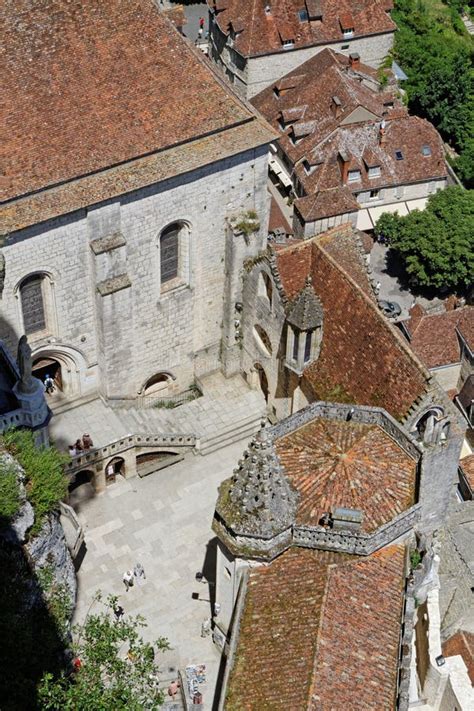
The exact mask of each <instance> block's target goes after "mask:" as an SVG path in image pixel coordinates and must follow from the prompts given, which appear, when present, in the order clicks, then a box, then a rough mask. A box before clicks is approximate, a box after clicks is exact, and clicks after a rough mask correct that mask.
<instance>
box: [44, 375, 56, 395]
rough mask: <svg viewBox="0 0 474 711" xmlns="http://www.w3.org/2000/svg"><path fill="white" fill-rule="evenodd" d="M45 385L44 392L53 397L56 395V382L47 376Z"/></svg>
mask: <svg viewBox="0 0 474 711" xmlns="http://www.w3.org/2000/svg"><path fill="white" fill-rule="evenodd" d="M43 385H44V391H45V393H46V394H47V395H52V394H53V393H54V380H53V379H52V377H51V376H50V375H45V377H44V382H43Z"/></svg>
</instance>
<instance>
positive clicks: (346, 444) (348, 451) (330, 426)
mask: <svg viewBox="0 0 474 711" xmlns="http://www.w3.org/2000/svg"><path fill="white" fill-rule="evenodd" d="M275 446H276V450H277V454H278V455H279V457H280V461H281V463H282V465H283V467H284V469H285V474H286V476H287V477H288V479H289V480H290V482H291V483H292V484H293V486H294V487H295V489H296V490H297V491H298V492H299V494H300V499H299V504H298V510H297V522H298V523H299V524H307V525H312V526H314V525H317V524H318V522H319V520H320V519H321V517H322V515H323V514H324V513H325V512H327V511H328V512H333V511H334V509H335V508H337V507H341V506H342V507H344V508H349V509H357V510H359V511H362V512H363V514H364V517H363V520H362V526H361V528H362V530H363V531H365V532H367V533H371V532H373V531H374V530H375V529H377V528H379V527H380V526H382V525H383V524H384V523H388V522H389V521H391V520H392V519H393V518H395V516H398V515H399V514H400V513H402V512H403V511H405V510H406V509H408V508H410V506H413V505H414V503H415V485H416V462H415V461H414V460H413V459H412V458H411V457H409V456H408V455H407V454H406V452H405V451H404V450H403V449H402V448H401V447H400V446H399V445H398V444H397V443H396V442H395V441H394V440H392V438H391V437H389V436H388V435H387V434H386V433H385V432H384V431H383V430H382V429H381V428H380V427H377V426H375V425H362V424H359V423H353V422H339V421H336V420H326V419H324V418H316V419H315V420H313V421H312V422H310V423H309V424H308V425H305V426H304V427H301V428H300V429H298V430H296V431H294V432H290V433H289V434H288V435H286V436H284V437H281V438H280V439H278V440H276V442H275Z"/></svg>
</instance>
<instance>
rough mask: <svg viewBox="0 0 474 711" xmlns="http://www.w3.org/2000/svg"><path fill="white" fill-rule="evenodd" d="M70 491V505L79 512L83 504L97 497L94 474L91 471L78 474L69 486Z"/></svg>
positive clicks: (83, 470)
mask: <svg viewBox="0 0 474 711" xmlns="http://www.w3.org/2000/svg"><path fill="white" fill-rule="evenodd" d="M68 491H69V505H70V506H72V507H73V509H75V510H76V511H78V510H79V509H80V507H81V505H82V504H84V503H86V502H87V501H89V500H90V499H92V498H93V497H94V496H95V488H94V472H93V471H91V470H90V469H82V470H81V471H79V472H77V474H76V475H75V477H74V479H73V480H72V481H71V483H70V484H69V486H68Z"/></svg>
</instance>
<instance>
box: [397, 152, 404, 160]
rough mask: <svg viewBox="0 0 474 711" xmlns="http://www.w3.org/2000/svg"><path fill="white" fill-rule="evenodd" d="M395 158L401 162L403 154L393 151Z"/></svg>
mask: <svg viewBox="0 0 474 711" xmlns="http://www.w3.org/2000/svg"><path fill="white" fill-rule="evenodd" d="M395 158H396V159H397V160H403V153H402V152H401V151H395Z"/></svg>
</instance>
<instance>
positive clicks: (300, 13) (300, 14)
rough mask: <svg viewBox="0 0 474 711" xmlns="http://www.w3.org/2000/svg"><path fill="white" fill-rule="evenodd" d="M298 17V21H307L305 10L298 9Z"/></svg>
mask: <svg viewBox="0 0 474 711" xmlns="http://www.w3.org/2000/svg"><path fill="white" fill-rule="evenodd" d="M298 17H299V20H300V22H307V21H308V12H307V10H298Z"/></svg>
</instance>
